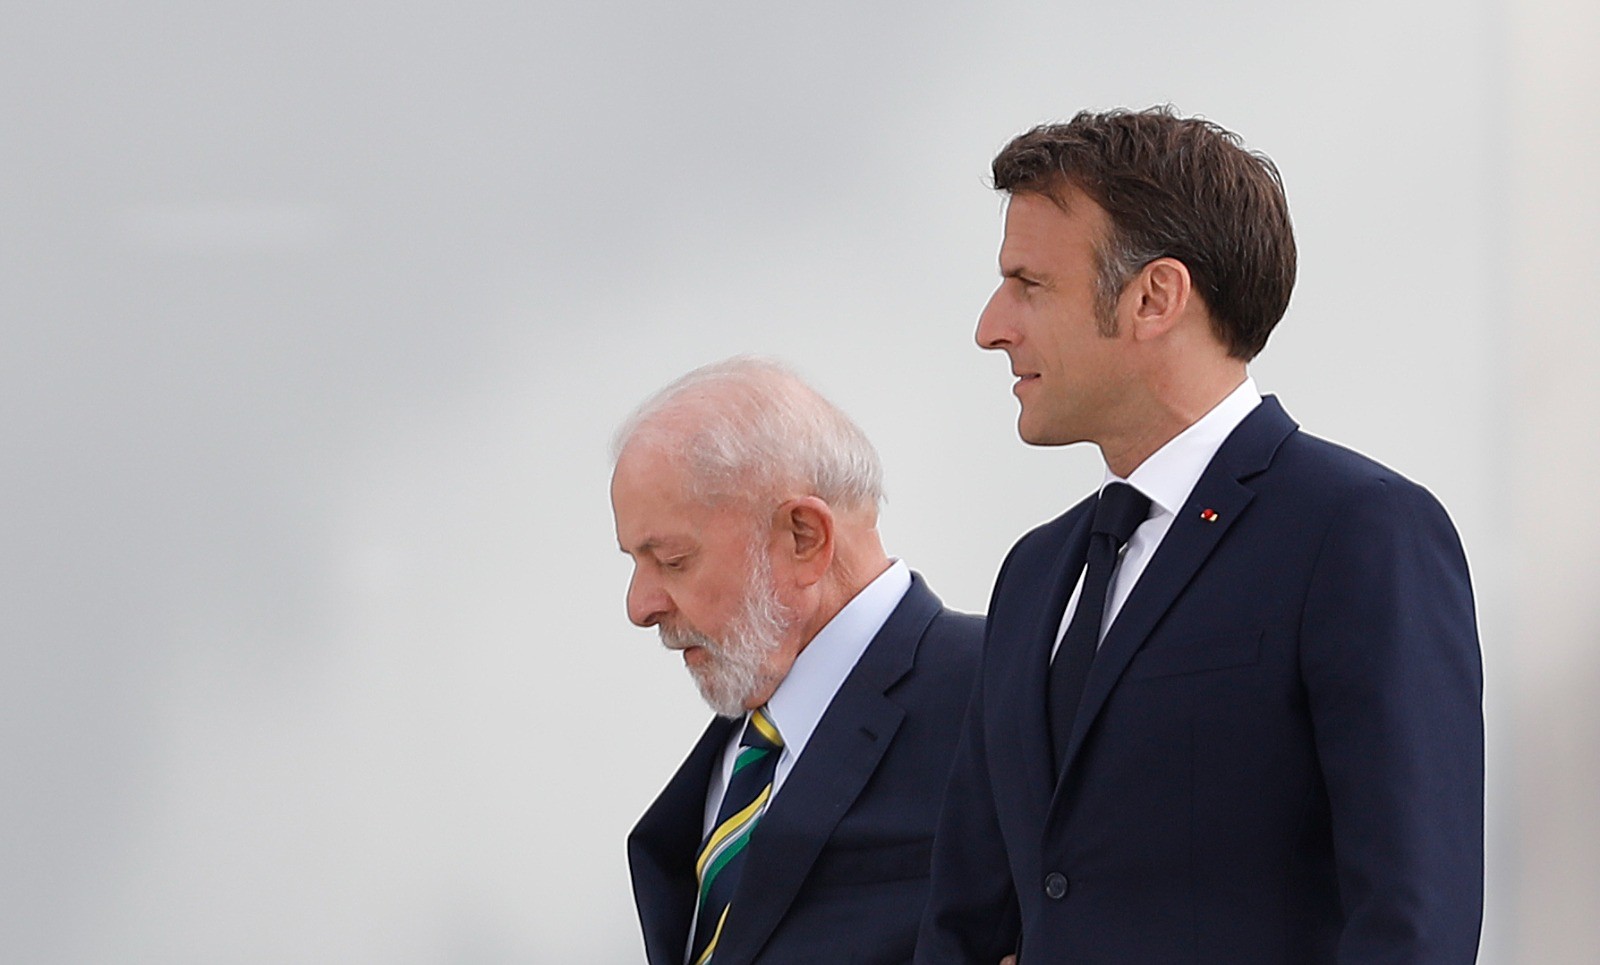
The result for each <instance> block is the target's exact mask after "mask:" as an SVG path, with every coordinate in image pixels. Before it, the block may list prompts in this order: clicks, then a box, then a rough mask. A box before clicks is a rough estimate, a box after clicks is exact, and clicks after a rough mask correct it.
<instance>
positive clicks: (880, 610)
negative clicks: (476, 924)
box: [611, 358, 983, 965]
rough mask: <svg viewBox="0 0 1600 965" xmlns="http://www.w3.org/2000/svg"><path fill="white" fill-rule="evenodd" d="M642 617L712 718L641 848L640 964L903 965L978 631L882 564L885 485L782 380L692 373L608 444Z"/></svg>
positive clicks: (782, 375)
mask: <svg viewBox="0 0 1600 965" xmlns="http://www.w3.org/2000/svg"><path fill="white" fill-rule="evenodd" d="M615 454H616V468H615V472H614V473H613V474H612V479H611V505H612V510H613V512H614V514H615V517H616V526H617V543H618V545H619V546H620V547H621V548H622V551H623V552H624V553H626V554H627V555H628V556H629V558H630V559H631V560H632V561H633V578H632V579H631V580H630V581H629V583H628V595H627V606H628V618H629V619H631V620H632V621H633V622H634V623H636V624H638V625H640V626H644V627H656V628H658V629H659V630H660V633H661V641H662V643H663V644H665V645H666V646H667V647H668V648H669V649H672V650H676V651H681V652H682V653H683V662H684V665H685V666H686V667H687V668H688V670H689V673H690V675H691V676H692V677H693V678H694V682H695V684H696V686H697V687H698V688H699V690H700V694H701V696H703V697H704V698H705V700H706V703H708V704H710V705H711V708H712V709H713V710H715V711H716V713H717V714H718V716H717V718H716V719H715V720H713V721H712V722H711V724H710V725H709V726H708V727H707V728H706V730H705V733H704V734H703V735H702V736H701V738H700V741H699V743H697V744H696V745H695V747H694V749H693V750H692V751H691V752H690V753H689V757H688V759H687V760H685V761H684V763H683V765H682V767H680V768H679V769H678V772H677V773H676V774H675V775H674V776H673V778H672V780H671V781H670V782H669V783H668V784H667V787H666V789H665V790H663V791H662V792H661V796H660V797H658V798H657V799H656V801H655V803H654V804H652V805H651V806H650V809H649V810H648V811H646V812H645V815H644V817H642V818H641V819H640V820H639V824H638V826H637V827H636V828H634V830H633V833H632V834H630V835H629V836H628V864H629V867H630V869H631V870H632V872H633V891H634V898H635V901H636V903H637V905H638V909H639V921H640V924H641V926H642V927H643V929H644V943H645V955H646V958H647V960H648V961H649V962H650V965H749V963H753V962H764V963H772V965H777V963H782V962H858V963H862V965H869V963H870V965H903V963H904V962H906V961H907V960H908V959H910V957H911V953H912V946H913V945H914V944H915V943H916V937H917V924H918V921H919V920H920V918H921V915H922V909H923V906H924V904H925V903H926V901H927V897H928V867H929V856H930V854H931V852H932V848H933V829H934V824H935V822H936V821H937V819H938V813H939V800H940V792H941V791H942V790H943V788H944V780H945V776H946V775H947V774H948V773H949V770H950V760H951V757H952V755H953V754H954V753H955V744H956V737H957V734H956V727H955V722H956V721H957V720H959V719H960V715H961V712H962V710H963V708H965V707H966V704H967V698H968V695H969V694H970V693H971V692H972V678H973V675H974V674H975V673H976V672H977V666H978V651H979V648H980V645H981V640H982V633H983V621H982V620H981V619H979V618H977V617H973V616H967V615H965V614H960V613H955V612H953V611H950V610H947V609H945V608H944V607H943V606H942V605H941V604H940V602H939V598H938V597H936V596H934V594H933V591H932V590H930V589H929V588H928V585H927V583H926V582H924V581H923V579H922V577H921V576H919V575H917V574H915V573H912V572H911V571H910V570H909V569H908V568H907V567H906V564H905V563H904V562H903V561H900V560H895V559H891V558H890V557H889V556H887V555H886V554H885V553H884V549H883V543H882V541H881V540H880V539H879V536H878V507H879V504H880V503H881V502H882V499H883V470H882V468H881V466H880V464H879V462H878V455H877V452H876V451H875V450H874V449H873V447H872V443H871V442H869V441H868V440H867V437H866V435H865V434H864V433H862V431H861V429H860V428H859V427H857V426H856V424H855V423H854V422H852V421H851V420H850V419H849V417H847V416H846V415H845V414H844V413H843V412H841V411H839V409H838V408H837V407H835V406H834V405H833V404H832V403H830V402H828V401H827V400H826V399H824V398H823V397H822V396H821V395H819V394H818V393H817V392H816V391H814V390H813V389H811V388H810V387H809V386H807V385H806V384H805V383H804V382H802V381H801V380H800V379H799V378H798V377H796V376H795V375H794V374H793V373H791V372H789V371H788V370H787V369H784V368H782V367H781V366H778V365H776V364H774V363H771V362H767V361H764V360H761V359H753V358H734V359H729V360H727V361H725V362H720V363H715V364H712V365H708V366H705V367H703V368H700V369H696V370H695V371H693V372H691V373H689V374H688V375H686V376H684V377H683V378H681V379H679V380H678V381H676V382H674V383H672V384H671V385H669V386H668V387H667V388H665V389H663V390H662V391H661V392H660V393H658V394H657V395H656V396H654V397H653V398H651V399H650V400H648V401H647V402H645V404H644V405H643V406H641V407H640V408H639V410H638V411H637V412H636V413H635V414H634V415H633V417H632V418H630V419H629V420H628V421H627V423H626V424H625V425H624V426H623V428H622V430H621V431H620V432H619V433H618V435H617V443H616V448H615Z"/></svg>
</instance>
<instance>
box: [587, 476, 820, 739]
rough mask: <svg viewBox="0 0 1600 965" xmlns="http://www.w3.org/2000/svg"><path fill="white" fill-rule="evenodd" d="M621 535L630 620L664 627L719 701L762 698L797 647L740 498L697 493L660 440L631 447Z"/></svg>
mask: <svg viewBox="0 0 1600 965" xmlns="http://www.w3.org/2000/svg"><path fill="white" fill-rule="evenodd" d="M611 506H612V512H613V514H614V516H615V518H616V526H617V542H618V545H620V546H621V548H622V551H623V552H624V553H626V554H628V556H629V557H631V558H632V560H633V578H632V579H631V580H630V581H629V583H628V596H627V607H628V619H629V620H631V621H633V623H635V624H637V625H638V626H641V627H652V626H653V627H657V628H658V629H659V630H660V632H661V640H662V643H663V644H665V645H666V646H667V647H668V648H669V649H672V650H678V651H681V652H682V653H683V662H684V665H685V666H686V667H688V669H689V673H690V675H691V676H692V677H693V678H694V681H695V685H696V686H697V687H698V688H699V690H700V694H701V696H702V697H704V698H705V699H706V702H707V703H708V704H710V705H711V707H712V709H713V710H715V711H716V712H717V713H719V714H722V715H724V716H730V717H731V716H736V715H738V714H740V713H742V712H743V711H744V710H747V709H750V708H753V707H759V706H760V705H761V704H763V703H765V702H766V699H767V698H768V697H770V696H771V694H772V691H773V690H775V689H776V688H777V685H778V683H780V682H781V681H782V679H783V677H784V675H785V674H786V673H787V672H788V669H789V666H790V664H791V663H792V662H793V660H794V653H795V651H796V650H797V649H798V648H796V647H793V646H790V645H789V644H790V643H791V641H790V640H789V639H788V638H789V636H790V633H789V630H790V626H791V623H792V621H791V620H790V619H789V618H788V614H787V613H786V611H785V610H784V608H783V606H782V603H781V602H780V601H779V599H778V597H777V593H776V591H775V589H774V586H773V580H772V568H771V563H770V559H769V557H768V556H767V551H768V547H767V543H766V541H765V540H763V539H760V538H759V533H760V531H759V527H758V526H757V525H756V524H755V521H754V520H753V519H752V518H751V517H750V514H749V513H748V512H747V511H746V510H745V509H744V508H743V507H742V506H739V505H737V504H722V505H706V504H704V503H701V502H697V501H696V500H694V499H692V498H690V497H689V496H688V494H687V492H686V487H685V485H684V479H683V473H682V470H681V469H680V468H679V467H678V466H677V465H676V464H675V463H674V462H673V460H671V459H670V458H668V457H667V455H666V454H665V453H664V452H663V451H662V450H660V449H659V448H656V447H643V448H640V447H635V446H630V447H629V448H628V449H626V450H624V452H623V454H622V457H621V458H619V459H618V460H617V468H616V472H615V473H614V474H613V476H612V480H611Z"/></svg>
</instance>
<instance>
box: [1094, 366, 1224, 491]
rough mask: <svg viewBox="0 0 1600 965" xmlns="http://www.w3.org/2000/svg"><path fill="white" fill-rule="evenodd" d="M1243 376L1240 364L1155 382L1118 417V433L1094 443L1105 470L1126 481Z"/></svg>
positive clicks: (1220, 398) (1202, 414)
mask: <svg viewBox="0 0 1600 965" xmlns="http://www.w3.org/2000/svg"><path fill="white" fill-rule="evenodd" d="M1230 361H1233V360H1230ZM1245 376H1246V372H1245V366H1244V363H1243V362H1236V363H1235V364H1232V365H1228V366H1223V367H1218V368H1217V369H1216V370H1215V371H1213V372H1210V373H1194V372H1190V373H1183V374H1181V375H1172V376H1169V377H1167V378H1165V379H1161V380H1157V381H1155V382H1154V383H1153V384H1152V385H1151V386H1150V388H1151V389H1152V391H1151V392H1150V393H1149V395H1148V396H1147V398H1146V400H1145V402H1144V404H1143V405H1141V406H1139V407H1137V409H1136V410H1135V411H1131V412H1128V413H1126V414H1125V415H1124V418H1123V425H1122V427H1121V428H1122V431H1120V432H1113V433H1108V434H1107V435H1106V436H1105V437H1104V438H1103V439H1098V440H1096V442H1098V443H1099V445H1100V454H1101V455H1102V456H1103V457H1104V458H1105V461H1106V466H1107V467H1108V468H1110V470H1111V471H1112V472H1113V473H1116V474H1117V475H1118V476H1121V477H1122V478H1123V479H1126V478H1128V477H1129V476H1131V475H1132V474H1133V471H1134V470H1135V469H1138V468H1139V467H1140V466H1141V465H1143V464H1144V461H1145V460H1146V459H1149V458H1150V457H1151V456H1152V455H1154V454H1155V453H1156V451H1157V450H1158V449H1160V448H1161V447H1162V446H1164V445H1166V444H1167V443H1169V442H1171V441H1172V440H1173V439H1174V438H1176V437H1177V436H1178V434H1179V433H1181V432H1183V431H1184V430H1185V429H1187V428H1189V427H1190V426H1192V425H1194V424H1195V423H1196V422H1199V421H1200V420H1201V419H1202V418H1203V417H1204V416H1205V414H1206V413H1208V412H1210V411H1211V410H1212V409H1215V408H1216V407H1217V404H1218V403H1220V402H1221V401H1222V400H1223V399H1226V398H1227V397H1228V395H1229V394H1230V393H1232V392H1233V390H1234V389H1237V388H1238V387H1239V386H1240V385H1242V384H1243V383H1244V380H1245Z"/></svg>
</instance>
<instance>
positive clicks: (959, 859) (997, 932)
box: [916, 641, 1020, 965]
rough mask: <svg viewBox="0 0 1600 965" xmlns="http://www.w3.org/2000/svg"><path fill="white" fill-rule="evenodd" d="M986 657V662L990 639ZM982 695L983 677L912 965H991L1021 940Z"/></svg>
mask: <svg viewBox="0 0 1600 965" xmlns="http://www.w3.org/2000/svg"><path fill="white" fill-rule="evenodd" d="M984 651H985V656H984V659H985V661H987V659H988V655H989V647H988V645H987V641H986V644H985V647H984ZM983 690H984V685H983V682H982V678H981V677H980V681H979V683H978V686H976V687H975V688H973V693H972V700H971V702H970V704H969V706H968V707H967V713H966V718H965V721H964V723H963V724H962V734H961V740H960V742H959V743H958V744H957V745H956V755H955V762H954V765H953V767H952V770H951V774H950V782H949V785H948V787H947V788H946V791H945V797H944V807H943V809H942V810H941V811H940V815H939V827H938V831H937V832H936V833H935V835H934V839H933V867H932V871H931V877H932V883H931V888H930V892H929V898H928V906H927V908H926V910H925V911H924V913H923V918H922V928H921V931H920V933H919V934H918V937H917V953H916V965H969V963H970V965H995V963H997V962H999V960H1000V959H1001V958H1002V957H1003V956H1005V955H1008V954H1010V953H1011V952H1013V951H1015V950H1016V945H1017V938H1018V936H1019V934H1020V925H1019V923H1018V913H1017V897H1016V892H1015V889H1014V888H1013V886H1012V881H1011V869H1010V864H1009V862H1008V861H1007V859H1006V850H1005V842H1004V841H1003V839H1002V838H1001V836H1000V824H999V818H998V817H997V815H996V810H995V800H994V793H993V790H992V785H991V783H990V781H989V774H988V771H989V764H988V760H987V756H986V754H985V750H984V737H983V727H984V721H983V703H984V701H983Z"/></svg>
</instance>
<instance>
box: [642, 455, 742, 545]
mask: <svg viewBox="0 0 1600 965" xmlns="http://www.w3.org/2000/svg"><path fill="white" fill-rule="evenodd" d="M611 511H612V514H613V516H614V517H615V520H616V526H617V542H618V543H620V544H621V545H622V548H623V550H625V551H630V552H632V551H636V550H640V549H649V548H652V547H655V546H658V545H665V544H667V543H703V542H706V541H707V540H709V539H711V538H712V537H714V536H718V535H722V534H724V533H725V532H726V531H727V530H728V529H729V528H730V526H731V525H732V524H733V523H735V522H737V521H738V519H739V518H740V517H739V514H737V513H736V512H735V511H734V510H733V508H732V507H731V506H730V505H728V504H726V503H719V504H708V503H705V502H703V501H702V500H700V499H697V498H695V496H694V495H693V494H692V493H691V492H690V490H689V486H688V478H687V476H686V474H685V471H684V469H683V467H682V466H681V465H679V463H678V461H677V460H676V459H673V458H671V456H670V454H669V453H667V452H666V451H665V450H663V449H660V448H658V447H654V446H649V447H636V446H630V447H628V448H626V449H624V450H623V452H622V455H621V456H620V457H618V459H617V466H616V470H615V471H614V472H613V473H612V474H611Z"/></svg>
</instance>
